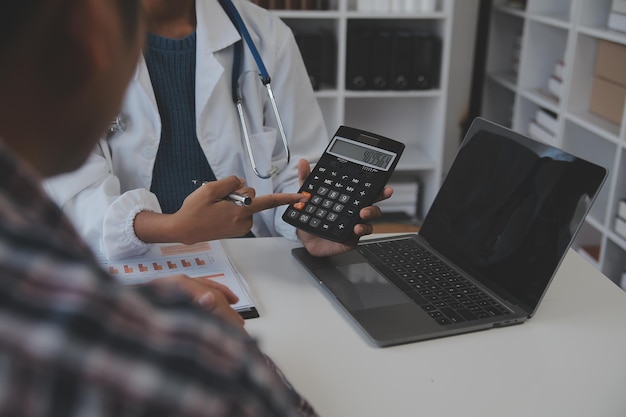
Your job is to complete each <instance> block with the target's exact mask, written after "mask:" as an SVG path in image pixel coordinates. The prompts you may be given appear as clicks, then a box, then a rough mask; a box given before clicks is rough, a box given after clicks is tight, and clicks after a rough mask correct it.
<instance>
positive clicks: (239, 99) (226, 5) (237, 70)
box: [219, 0, 291, 179]
mask: <svg viewBox="0 0 626 417" xmlns="http://www.w3.org/2000/svg"><path fill="white" fill-rule="evenodd" d="M219 2H220V5H221V6H222V8H223V9H224V12H226V14H227V15H228V17H229V18H230V20H231V21H232V22H233V25H235V27H236V28H237V31H238V32H239V34H240V35H241V37H242V38H243V40H244V41H245V42H246V44H247V45H248V48H249V49H250V52H251V53H252V57H253V58H254V61H255V62H256V65H257V68H258V70H259V77H260V79H261V83H263V85H264V86H265V88H266V89H267V94H268V97H269V99H270V103H271V105H272V109H273V111H274V116H275V118H276V124H277V125H278V130H279V132H280V137H281V139H282V142H283V147H284V149H285V153H286V155H287V163H289V160H290V158H291V155H290V151H289V145H288V143H287V137H286V135H285V129H284V127H283V123H282V121H281V119H280V114H279V113H278V107H277V106H276V99H275V98H274V93H273V92H272V87H271V85H270V81H271V79H270V76H269V73H268V72H267V68H265V64H264V63H263V60H262V59H261V55H260V54H259V51H258V49H257V48H256V45H254V42H253V41H252V38H251V37H250V33H249V32H248V28H247V27H246V25H245V23H244V22H243V19H242V18H241V15H240V14H239V12H238V11H237V8H236V7H235V5H234V4H233V2H232V1H231V0H219ZM242 60H243V45H242V42H241V41H238V42H237V43H235V56H234V58H233V71H232V77H231V91H232V98H233V103H235V106H236V107H237V113H238V114H239V123H240V125H241V132H242V135H243V138H244V141H245V145H246V150H247V152H248V157H249V159H250V164H251V165H252V169H253V170H254V173H255V174H256V175H257V176H258V177H259V178H263V179H267V178H271V177H272V176H274V175H276V174H278V173H279V172H280V168H278V167H276V166H272V168H271V169H270V170H269V171H268V172H267V173H262V172H260V171H259V169H258V167H257V165H256V161H255V159H254V153H253V152H252V145H251V143H250V135H249V134H248V127H247V123H246V118H245V115H244V111H243V96H242V94H241V91H240V89H239V76H240V74H241V65H242Z"/></svg>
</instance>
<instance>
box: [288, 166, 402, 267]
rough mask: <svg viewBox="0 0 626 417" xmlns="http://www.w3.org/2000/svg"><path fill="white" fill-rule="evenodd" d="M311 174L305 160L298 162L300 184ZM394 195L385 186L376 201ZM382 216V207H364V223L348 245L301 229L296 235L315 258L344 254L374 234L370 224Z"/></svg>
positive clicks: (362, 215)
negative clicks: (361, 239) (362, 238)
mask: <svg viewBox="0 0 626 417" xmlns="http://www.w3.org/2000/svg"><path fill="white" fill-rule="evenodd" d="M310 172H311V166H310V165H309V162H308V161H306V160H305V159H301V160H299V161H298V177H299V178H300V184H301V185H302V183H303V182H304V180H305V179H306V177H307V176H308V175H309V173H310ZM392 194H393V189H392V188H391V187H389V186H385V188H384V189H383V191H382V193H381V195H379V196H378V199H377V200H376V201H382V200H386V199H387V198H389V197H391V195H392ZM381 214H382V212H381V210H380V207H378V206H369V207H363V208H362V209H361V211H359V217H360V218H361V220H363V223H358V224H356V225H355V226H354V230H353V232H354V236H353V237H352V238H351V239H350V240H349V241H348V242H346V243H339V242H333V241H330V240H326V239H323V238H321V237H319V236H315V235H312V234H310V233H307V232H305V231H303V230H301V229H297V231H296V233H297V235H298V238H299V239H300V241H301V242H302V244H303V245H304V247H305V248H306V249H307V251H308V252H309V253H310V254H311V255H313V256H328V255H335V254H338V253H342V252H347V251H349V250H351V249H354V248H355V247H356V245H357V243H358V242H359V239H360V238H361V236H365V235H369V234H371V233H372V230H373V227H372V225H371V224H369V223H368V222H370V221H372V220H375V219H377V218H378V217H380V216H381Z"/></svg>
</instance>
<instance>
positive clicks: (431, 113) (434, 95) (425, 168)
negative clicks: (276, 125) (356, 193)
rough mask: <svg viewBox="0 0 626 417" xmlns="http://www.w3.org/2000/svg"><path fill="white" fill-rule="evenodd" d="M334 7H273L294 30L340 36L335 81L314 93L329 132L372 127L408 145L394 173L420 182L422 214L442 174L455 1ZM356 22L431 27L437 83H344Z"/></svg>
mask: <svg viewBox="0 0 626 417" xmlns="http://www.w3.org/2000/svg"><path fill="white" fill-rule="evenodd" d="M329 4H330V10H327V11H308V10H306V11H305V10H272V12H273V13H275V14H276V15H277V16H279V17H280V18H281V19H282V20H283V21H284V22H285V23H287V25H289V26H290V27H291V28H292V29H293V30H294V32H297V31H298V30H299V29H300V30H302V29H305V30H306V29H315V28H323V29H324V30H326V31H330V32H331V33H333V34H334V37H335V39H336V48H335V50H336V54H337V55H336V60H335V61H336V68H335V74H336V75H337V76H336V85H334V86H330V87H328V86H324V87H323V89H320V90H318V91H316V93H315V94H316V97H317V99H318V102H319V104H320V107H321V108H322V113H323V115H324V119H325V121H326V125H327V128H328V136H329V138H330V137H331V135H332V134H334V133H335V131H336V130H337V128H338V127H339V126H340V125H347V126H353V127H357V128H361V129H365V130H370V131H372V132H374V133H378V134H380V135H383V136H387V137H390V138H393V139H396V140H399V141H401V142H403V143H405V145H406V149H405V151H404V154H403V156H402V157H401V159H400V161H399V163H398V166H397V168H396V172H397V173H398V174H403V173H407V174H410V176H411V177H412V178H415V179H416V180H417V181H418V182H419V201H418V196H417V195H416V196H414V197H415V200H416V201H418V208H419V209H418V217H421V216H423V215H424V213H425V212H426V211H427V210H428V208H429V207H430V205H431V204H432V201H433V199H434V197H435V195H436V193H437V191H438V190H439V187H440V185H441V179H442V177H443V159H444V137H445V136H444V135H445V127H446V102H447V97H448V72H449V66H450V64H449V62H450V40H451V33H452V15H453V7H454V0H437V2H436V9H435V11H434V12H428V13H391V12H383V13H374V12H361V11H358V10H356V9H357V1H356V0H330V1H329ZM354 27H368V28H369V27H374V28H376V27H391V28H407V29H409V30H420V31H424V30H426V31H429V32H432V33H435V34H437V35H438V36H439V38H440V39H441V48H442V51H441V70H440V74H439V85H438V87H436V88H433V89H428V90H406V91H398V90H385V91H374V90H369V91H356V90H349V89H347V88H346V81H345V77H346V76H345V74H346V66H347V62H346V60H347V59H346V52H347V48H348V46H347V44H348V42H347V37H348V32H349V30H350V29H351V28H354Z"/></svg>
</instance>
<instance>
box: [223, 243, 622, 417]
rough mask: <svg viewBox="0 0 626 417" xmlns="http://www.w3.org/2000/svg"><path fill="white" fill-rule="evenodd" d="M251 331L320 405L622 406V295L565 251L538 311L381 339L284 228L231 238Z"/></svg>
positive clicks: (440, 408)
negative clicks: (251, 313) (477, 327)
mask: <svg viewBox="0 0 626 417" xmlns="http://www.w3.org/2000/svg"><path fill="white" fill-rule="evenodd" d="M224 246H225V248H226V250H227V252H228V253H229V254H230V256H231V258H232V260H233V262H234V263H235V265H236V266H237V268H238V269H239V271H240V272H241V273H242V275H243V276H244V277H245V278H246V281H247V282H248V284H249V285H250V290H251V293H252V296H253V297H254V298H255V301H256V304H257V307H258V309H259V312H260V314H261V317H260V318H257V319H252V320H248V322H247V324H246V327H247V329H248V332H249V333H250V334H252V335H253V336H255V337H257V338H259V340H260V344H261V346H262V348H263V349H264V351H265V352H266V353H268V354H269V355H270V356H271V357H272V358H273V359H274V360H275V361H276V362H277V363H278V365H279V366H280V367H281V369H282V370H283V371H284V373H285V374H286V375H287V377H288V378H289V379H290V381H291V382H292V383H293V384H294V386H295V387H297V389H298V390H299V391H300V392H301V393H302V394H303V395H304V396H305V397H306V398H307V399H308V400H309V401H310V402H311V403H312V404H313V405H314V407H315V408H316V410H317V411H318V413H319V414H320V415H321V416H324V417H351V416H355V417H356V416H358V417H366V416H372V417H388V416H394V417H395V416H397V417H404V416H411V417H414V416H415V417H416V416H428V417H435V416H446V417H452V416H463V417H470V416H480V417H489V416H498V417H512V416H524V417H540V416H541V417H542V416H550V417H557V416H563V417H576V416H580V417H605V416H606V417H608V416H615V417H618V416H619V417H624V416H626V295H625V294H624V292H623V291H622V290H621V289H619V288H618V287H617V286H616V285H615V284H613V283H612V282H611V281H609V279H608V278H606V277H604V276H603V275H601V274H600V273H599V272H598V271H597V270H596V269H594V268H593V267H592V266H591V265H589V264H588V263H587V261H585V260H584V259H583V258H582V257H581V256H580V255H578V254H577V253H576V252H574V251H570V252H569V253H568V255H567V257H566V259H565V261H564V262H563V264H562V266H561V268H560V270H559V273H558V275H557V277H556V278H555V279H554V281H553V283H552V286H551V288H550V290H549V291H548V293H547V294H546V296H545V298H544V300H543V302H542V305H541V307H540V308H539V310H538V311H537V314H536V315H535V317H533V318H532V319H531V320H529V321H528V322H526V323H524V324H521V325H517V326H513V327H507V328H500V329H492V330H487V331H481V332H476V333H471V334H465V335H460V336H453V337H448V338H444V339H436V340H430V341H424V342H418V343H412V344H407V345H400V346H394V347H388V348H377V347H374V345H372V344H371V343H369V342H368V341H367V339H366V338H365V337H364V336H363V335H362V334H361V333H360V330H358V328H357V327H356V325H354V324H353V323H352V322H351V321H350V319H349V318H348V317H347V315H346V314H344V313H343V310H342V309H341V308H340V307H339V306H338V305H337V304H335V303H334V302H332V300H331V299H330V297H329V296H328V295H327V294H326V292H325V291H324V290H323V288H322V287H321V286H320V285H319V284H317V283H316V282H315V280H314V279H313V278H312V277H311V276H310V275H309V274H308V273H307V272H306V271H305V270H304V269H303V268H301V267H300V265H299V264H298V263H297V261H295V260H294V259H293V258H292V257H291V253H290V249H291V248H292V247H294V246H295V244H294V243H292V242H289V241H287V240H284V239H281V238H256V239H235V240H226V241H224Z"/></svg>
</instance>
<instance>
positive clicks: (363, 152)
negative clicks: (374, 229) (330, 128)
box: [283, 126, 404, 242]
mask: <svg viewBox="0 0 626 417" xmlns="http://www.w3.org/2000/svg"><path fill="white" fill-rule="evenodd" d="M403 151H404V144H403V143H401V142H398V141H395V140H393V139H389V138H386V137H384V136H380V135H377V134H374V133H370V132H366V131H364V130H360V129H355V128H352V127H347V126H340V127H339V130H337V133H335V135H334V137H333V138H332V140H331V141H330V143H329V144H328V147H327V148H326V150H325V151H324V153H323V154H322V156H321V157H320V160H319V161H318V163H317V164H316V165H315V167H314V168H313V170H312V171H311V174H310V175H309V176H308V177H307V178H306V180H305V181H304V183H303V184H302V187H301V188H300V192H301V193H305V194H308V195H309V200H308V201H307V202H298V203H295V204H291V205H289V207H287V210H286V211H285V213H284V214H283V220H284V221H286V222H287V223H289V224H291V225H293V226H295V227H297V228H299V229H302V230H304V231H306V232H309V233H312V234H315V235H318V236H321V237H323V238H325V239H328V240H332V241H335V242H345V241H347V240H349V239H350V238H351V237H354V232H353V229H354V226H355V225H356V224H357V223H359V222H360V221H361V219H360V217H359V211H360V210H361V209H362V208H363V207H367V206H371V205H372V204H373V203H374V202H375V201H376V198H377V197H378V196H379V195H380V193H381V192H382V190H383V188H384V186H385V184H387V181H388V180H389V177H390V176H391V174H392V172H393V170H394V169H395V167H396V165H397V164H398V160H399V159H400V155H402V152H403Z"/></svg>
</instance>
